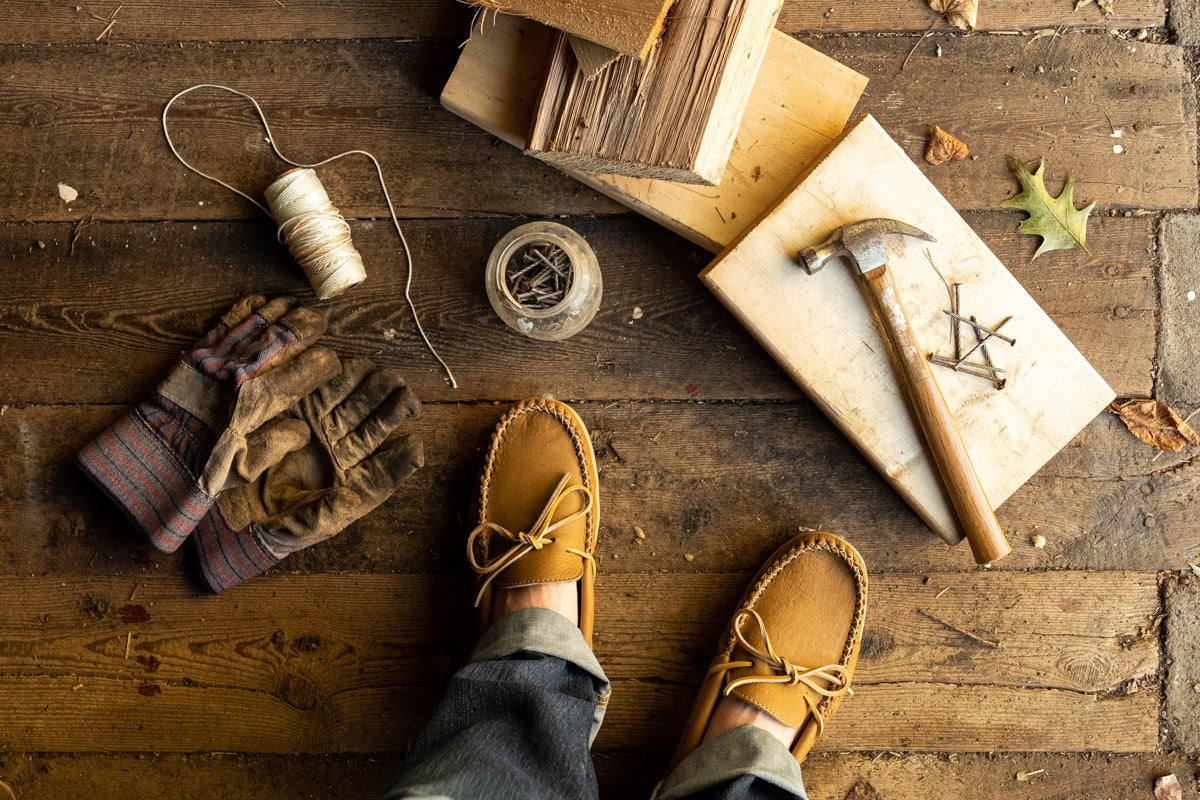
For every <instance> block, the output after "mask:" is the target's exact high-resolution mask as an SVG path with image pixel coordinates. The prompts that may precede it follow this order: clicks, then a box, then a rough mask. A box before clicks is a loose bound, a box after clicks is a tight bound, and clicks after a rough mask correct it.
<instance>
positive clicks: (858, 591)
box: [725, 536, 867, 716]
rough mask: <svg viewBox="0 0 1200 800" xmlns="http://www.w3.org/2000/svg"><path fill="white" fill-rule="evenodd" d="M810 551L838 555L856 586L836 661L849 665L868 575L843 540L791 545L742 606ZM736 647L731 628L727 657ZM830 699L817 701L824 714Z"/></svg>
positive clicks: (858, 631)
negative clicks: (851, 609)
mask: <svg viewBox="0 0 1200 800" xmlns="http://www.w3.org/2000/svg"><path fill="white" fill-rule="evenodd" d="M811 550H827V551H829V552H831V553H833V554H835V555H837V556H838V557H839V558H841V559H842V560H843V561H844V562H845V563H846V564H847V565H848V566H849V567H850V569H851V571H852V572H853V573H854V583H855V586H854V616H853V618H852V620H851V623H850V633H849V635H848V636H847V637H846V644H845V646H844V647H843V648H842V655H841V659H840V660H839V663H840V664H841V665H842V666H843V667H845V666H847V665H848V663H849V661H850V656H851V654H852V653H853V652H854V646H855V644H856V643H857V642H858V640H859V639H860V637H861V635H862V628H863V623H864V621H865V617H866V598H867V578H866V574H865V573H864V572H863V570H862V568H861V567H860V566H859V564H858V559H857V558H855V557H854V555H853V554H852V553H851V552H850V550H849V549H847V547H846V546H845V543H844V542H842V541H841V540H840V539H834V540H833V541H830V540H829V539H827V538H825V537H824V536H822V537H821V538H820V539H817V540H816V541H810V542H805V543H804V544H801V545H797V546H796V547H794V548H792V549H791V550H789V551H788V552H787V553H785V554H784V555H782V556H780V557H779V558H778V559H777V560H776V561H775V562H774V563H773V564H772V565H771V567H770V568H769V569H768V571H767V572H766V573H764V574H763V575H762V577H760V578H759V579H758V581H756V582H755V584H754V587H753V589H752V590H751V591H750V593H749V595H748V596H747V598H746V600H745V602H743V603H742V607H744V608H754V606H755V604H756V603H757V602H758V599H759V597H761V596H762V593H763V592H764V591H766V588H767V586H768V585H769V584H770V583H771V581H773V580H774V579H775V578H776V576H778V575H779V573H780V572H782V571H783V569H784V568H786V567H787V566H788V565H789V564H791V563H792V562H793V561H795V560H796V559H797V558H799V557H800V556H801V555H803V554H804V553H807V552H809V551H811ZM736 648H737V637H736V636H734V634H733V632H732V631H730V632H729V639H728V642H727V643H726V646H725V655H726V657H727V658H729V657H731V656H732V653H733V651H734V650H735V649H736ZM833 700H834V698H832V697H828V698H824V699H822V700H821V701H820V702H818V703H817V708H818V710H819V711H820V713H822V714H824V713H825V712H826V711H827V710H828V709H829V706H830V704H831V703H832V702H833ZM764 710H767V709H764ZM768 713H772V716H776V715H775V714H774V713H773V712H770V711H769V710H768Z"/></svg>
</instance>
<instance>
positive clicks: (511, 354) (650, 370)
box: [0, 213, 1158, 403]
mask: <svg viewBox="0 0 1200 800" xmlns="http://www.w3.org/2000/svg"><path fill="white" fill-rule="evenodd" d="M968 219H969V221H970V222H971V223H972V225H973V227H974V229H975V230H976V231H977V232H979V234H980V235H981V236H982V237H983V238H984V240H985V241H986V242H987V243H988V244H989V245H990V247H991V248H992V249H993V250H994V251H995V252H996V254H997V256H999V257H1000V259H1001V260H1002V261H1004V262H1006V263H1007V264H1008V265H1009V266H1010V268H1011V269H1012V271H1013V273H1014V274H1015V275H1016V277H1017V278H1018V279H1019V280H1020V281H1021V282H1022V283H1023V284H1024V285H1025V287H1026V288H1027V289H1028V290H1029V292H1030V293H1031V294H1032V295H1033V297H1034V299H1036V300H1037V301H1038V302H1039V303H1040V304H1041V305H1042V306H1043V307H1044V308H1045V310H1046V312H1047V313H1048V314H1049V315H1050V316H1051V318H1052V319H1054V321H1055V322H1056V323H1058V324H1059V325H1060V326H1061V327H1062V329H1063V331H1064V332H1066V334H1067V336H1068V337H1069V338H1071V339H1072V340H1073V341H1074V343H1075V344H1076V346H1078V347H1079V349H1080V351H1081V352H1082V353H1083V354H1084V356H1085V357H1087V358H1088V359H1089V360H1090V361H1091V362H1092V364H1093V365H1095V366H1096V368H1097V369H1098V370H1099V371H1100V373H1101V375H1103V376H1104V377H1105V379H1106V380H1108V381H1109V382H1110V383H1111V384H1112V385H1113V386H1114V388H1115V389H1116V390H1117V391H1118V392H1119V393H1121V394H1123V395H1149V393H1150V391H1151V373H1152V369H1153V360H1154V344H1155V340H1154V325H1155V322H1156V319H1157V311H1156V308H1157V304H1158V301H1157V294H1156V290H1155V287H1154V282H1153V277H1152V265H1151V261H1150V257H1149V256H1148V255H1147V253H1146V248H1148V247H1150V246H1151V245H1152V244H1153V237H1154V233H1153V226H1152V223H1151V221H1150V220H1148V219H1145V218H1134V219H1125V218H1108V217H1100V218H1097V219H1096V220H1095V221H1094V222H1093V223H1092V229H1091V247H1092V251H1093V253H1094V254H1095V259H1094V263H1093V259H1089V258H1088V257H1087V256H1086V254H1083V253H1077V254H1072V253H1061V254H1060V253H1055V254H1052V255H1051V256H1046V257H1043V258H1040V259H1038V261H1037V262H1035V263H1031V262H1030V254H1031V252H1032V241H1033V237H1028V236H1017V235H1016V233H1015V228H1016V217H1015V215H1012V214H1000V213H991V214H982V215H970V216H969V217H968ZM567 222H568V224H570V225H571V226H573V227H575V228H576V229H577V230H579V231H580V232H581V233H582V234H583V235H584V236H585V237H587V239H588V240H589V241H590V242H591V244H592V245H593V247H594V248H595V249H596V251H597V255H598V257H599V260H600V263H601V265H602V269H603V271H604V274H605V298H604V301H603V304H602V306H601V309H600V313H599V315H598V316H597V317H596V319H595V321H594V322H593V323H592V325H591V327H590V328H588V329H587V330H586V331H585V332H583V333H582V334H580V335H578V336H576V337H575V338H573V339H570V340H569V341H566V342H562V343H559V344H556V345H554V346H546V345H544V344H542V343H539V342H532V341H528V340H526V339H523V338H522V337H520V336H518V335H516V334H514V333H512V332H510V331H509V330H508V329H507V328H504V327H503V326H502V325H501V323H500V322H499V320H498V319H497V318H496V317H495V315H494V314H493V313H492V311H491V309H490V308H489V307H488V306H487V304H486V302H485V301H484V299H483V291H482V275H483V265H484V264H485V263H486V260H487V255H488V253H489V252H490V250H491V248H492V246H493V244H494V243H495V242H496V241H497V240H498V239H499V238H500V237H501V236H502V235H503V234H504V233H505V232H506V231H507V230H509V229H510V228H511V227H512V226H513V224H514V223H512V222H510V221H501V220H474V221H437V222H434V221H412V222H408V223H406V225H405V228H406V230H407V232H408V235H409V237H410V240H411V244H412V246H413V253H414V256H415V258H416V263H417V271H416V280H415V282H414V288H413V294H414V298H415V300H416V302H417V305H418V308H419V309H420V311H421V313H422V319H423V322H424V323H425V325H426V328H427V329H428V330H429V332H430V335H431V337H432V339H433V341H434V342H435V344H436V345H437V347H438V349H439V351H440V352H441V353H442V355H443V356H444V357H445V358H447V360H448V361H449V362H450V363H451V365H452V366H453V368H454V369H455V371H456V373H457V375H458V379H459V385H460V387H461V388H459V389H458V390H452V389H450V388H449V387H448V386H446V384H445V383H444V381H443V379H442V375H441V373H440V371H439V370H438V368H437V365H436V363H435V362H434V361H433V360H432V359H431V358H430V357H429V356H428V355H427V354H426V353H425V350H424V345H423V344H422V343H421V342H420V339H419V338H418V337H417V335H416V330H415V328H414V327H413V325H412V321H411V319H410V318H409V315H408V313H407V310H406V308H405V307H404V304H403V299H402V291H403V282H404V278H405V265H404V263H403V256H402V255H401V254H400V252H399V249H398V247H397V244H396V236H395V232H394V231H393V230H392V228H391V227H390V225H388V224H383V223H369V222H361V223H355V224H354V237H355V242H356V244H357V246H358V247H359V249H360V250H361V252H362V253H363V254H364V258H365V260H366V264H367V274H368V279H367V282H366V283H365V284H363V285H362V286H360V287H357V288H355V289H354V290H353V291H352V292H350V293H348V294H347V295H346V296H345V297H343V298H339V299H338V300H335V301H333V302H332V303H331V304H328V306H327V307H328V308H329V309H330V313H331V315H332V316H333V327H332V332H331V334H330V337H329V341H330V343H331V344H332V345H333V346H334V347H335V348H337V349H338V350H339V351H340V352H343V353H345V354H347V355H349V354H355V355H368V356H370V357H372V358H374V359H376V360H377V361H379V362H380V363H382V364H386V365H390V366H397V367H401V368H403V369H404V370H405V371H406V373H407V374H408V375H409V378H410V379H411V380H412V382H413V385H414V387H415V388H416V390H417V392H418V395H419V396H420V397H421V398H422V399H423V400H467V399H495V398H519V397H523V396H525V395H531V394H538V393H541V392H548V391H549V392H554V393H555V394H556V395H557V396H559V397H563V398H579V399H582V398H618V397H621V398H647V399H658V398H667V399H689V398H693V397H694V398H697V399H795V398H798V397H800V392H799V390H798V389H797V388H796V387H795V386H794V385H793V384H792V383H791V381H790V380H788V378H787V377H786V375H785V374H784V373H783V371H782V370H780V369H779V367H778V366H777V365H776V364H775V363H774V362H773V361H772V360H771V359H770V358H769V357H768V356H767V354H766V353H765V352H764V351H763V350H762V349H761V348H760V347H759V346H758V345H757V344H755V343H754V341H753V340H752V339H751V338H750V336H749V335H748V334H747V333H746V332H745V331H744V330H743V329H742V327H741V326H740V325H739V324H738V323H737V322H736V321H735V320H734V319H733V317H732V316H731V315H730V314H728V312H726V311H725V310H724V308H723V307H721V305H720V303H718V302H717V301H716V299H715V298H713V297H712V295H711V294H710V293H709V292H708V291H707V290H706V289H705V288H704V287H703V286H702V285H701V283H700V281H699V280H698V279H697V278H696V274H697V273H698V272H699V271H700V269H701V268H702V267H703V266H704V264H705V263H707V260H708V255H707V254H706V253H704V252H703V251H701V250H700V249H699V248H696V247H693V246H692V245H689V244H686V243H684V242H682V241H681V240H680V239H679V238H677V237H675V236H673V235H671V234H669V233H667V232H666V231H664V230H662V229H660V228H658V227H657V226H654V225H652V224H651V223H649V222H646V221H644V220H640V219H637V218H628V219H620V220H616V219H606V220H602V221H597V220H585V219H577V220H568V221H567ZM78 233H79V236H78V239H77V240H76V242H75V248H74V254H72V253H71V251H70V243H71V240H72V238H73V237H74V232H73V229H72V228H71V227H70V226H68V225H65V224H45V225H20V224H16V225H0V265H3V269H4V271H5V272H4V274H5V276H6V279H7V281H6V285H7V286H8V290H7V291H6V293H5V294H4V296H3V297H0V386H2V387H3V388H2V389H0V402H8V403H98V402H135V401H137V400H139V399H141V398H142V397H144V396H145V395H146V393H147V392H149V391H150V390H151V389H152V387H153V386H154V382H155V381H157V380H158V379H159V377H160V376H161V375H162V374H164V373H165V371H166V370H167V369H168V368H169V366H170V364H171V362H172V361H173V360H174V359H175V358H176V355H177V353H178V352H179V350H180V349H181V348H183V347H185V346H186V345H187V344H188V343H189V342H190V341H192V340H194V338H195V337H196V336H197V335H198V334H199V332H200V331H201V330H203V327H204V325H205V324H206V320H207V319H211V318H212V317H213V316H214V315H215V314H219V313H220V312H221V311H222V310H223V309H224V308H225V307H227V306H228V305H229V303H231V302H232V299H233V298H234V297H236V296H238V295H239V294H243V293H250V292H268V293H270V292H294V293H298V294H301V295H306V296H311V294H310V290H309V289H308V288H307V286H306V284H305V281H304V278H303V276H302V275H301V273H300V270H299V268H298V267H297V266H296V265H295V263H294V262H293V261H292V260H291V259H290V257H289V256H288V255H287V253H286V251H285V250H284V249H283V248H282V247H280V246H279V245H278V244H277V243H276V242H275V240H274V236H273V235H272V231H271V228H270V224H269V223H267V222H265V221H264V222H261V223H259V222H255V223H225V224H197V225H191V224H186V223H180V224H136V225H130V224H106V223H94V224H92V225H88V226H84V227H82V228H81V229H80V230H79V231H78ZM38 242H42V243H43V244H45V248H44V249H42V248H39V246H38V244H37V243H38ZM967 291H968V292H969V288H968V289H967ZM634 308H641V309H642V312H643V316H642V317H641V318H640V319H637V320H634V319H633V309H634ZM113 364H120V365H121V368H120V369H113V368H112V365H113Z"/></svg>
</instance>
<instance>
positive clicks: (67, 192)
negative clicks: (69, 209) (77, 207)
mask: <svg viewBox="0 0 1200 800" xmlns="http://www.w3.org/2000/svg"><path fill="white" fill-rule="evenodd" d="M58 196H59V197H61V198H62V201H63V202H64V203H74V202H75V201H76V200H77V199H79V190H78V189H76V188H74V187H73V186H67V185H66V184H65V183H60V184H59V185H58Z"/></svg>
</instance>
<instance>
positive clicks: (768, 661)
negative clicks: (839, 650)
mask: <svg viewBox="0 0 1200 800" xmlns="http://www.w3.org/2000/svg"><path fill="white" fill-rule="evenodd" d="M748 620H749V621H752V622H754V624H755V628H756V629H757V633H758V639H759V645H758V646H756V645H755V644H754V643H752V642H751V641H750V640H749V639H748V638H746V634H745V632H744V631H743V630H742V627H743V625H744V624H745V623H746V622H747V621H748ZM733 634H734V637H735V639H736V641H737V643H738V644H739V645H740V646H741V647H742V649H743V650H745V651H746V653H747V654H749V655H750V657H751V658H752V659H756V660H758V661H761V662H762V663H763V664H765V665H766V667H767V668H768V669H769V670H771V672H770V673H769V674H766V675H762V674H757V673H754V672H751V673H749V674H746V675H743V676H742V677H740V678H736V679H734V680H731V681H729V682H728V684H727V685H726V686H725V689H724V691H723V694H725V695H729V694H730V693H731V692H733V690H734V689H737V688H738V687H739V686H748V685H751V684H755V683H778V684H785V685H787V686H797V685H803V686H804V688H805V693H804V703H805V705H807V706H808V710H809V713H811V714H812V717H813V719H814V720H815V721H816V723H817V735H818V736H820V735H821V734H822V733H824V731H825V717H824V715H823V714H822V713H821V709H820V704H819V703H818V701H817V700H815V699H813V694H815V695H816V696H818V697H821V698H829V699H832V698H834V697H837V696H839V695H841V694H854V690H853V689H851V688H850V675H849V671H848V670H847V669H846V668H845V667H844V666H842V665H841V664H826V665H825V666H823V667H812V668H808V667H801V666H798V665H796V664H793V663H792V662H790V661H788V660H787V659H786V658H784V657H783V656H781V655H779V653H778V652H776V650H775V645H774V644H773V643H772V642H771V637H770V636H768V635H767V625H766V623H765V622H764V621H763V618H762V616H761V615H760V614H759V613H758V612H757V611H755V610H754V609H752V608H740V609H738V612H737V613H736V614H735V615H734V618H733ZM754 666H755V662H754V661H726V662H723V663H721V664H717V665H715V666H713V667H712V668H711V669H709V671H708V674H709V675H712V674H714V673H717V672H728V671H730V670H734V669H751V670H752V669H753V668H754ZM810 692H811V693H813V694H810Z"/></svg>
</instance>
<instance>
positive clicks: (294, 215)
mask: <svg viewBox="0 0 1200 800" xmlns="http://www.w3.org/2000/svg"><path fill="white" fill-rule="evenodd" d="M197 89H218V90H221V91H225V92H230V93H231V94H235V95H237V96H238V97H242V98H245V99H246V100H249V101H250V103H251V104H252V105H253V106H254V110H255V111H257V112H258V118H259V119H260V120H261V121H262V125H263V130H264V131H266V134H267V142H268V143H269V144H270V145H271V149H272V150H273V151H274V152H275V155H276V156H278V157H279V159H280V160H281V161H284V162H286V163H288V164H290V165H292V166H293V167H297V169H291V170H288V171H287V172H285V173H283V174H282V175H280V176H279V177H278V178H276V179H275V180H274V181H273V182H272V183H271V185H270V186H268V187H267V189H266V200H267V202H268V203H269V204H270V208H268V207H267V206H265V205H263V204H262V203H261V202H259V201H258V200H256V199H255V198H253V197H251V196H250V195H248V194H246V193H245V192H243V191H242V190H241V189H238V188H237V187H235V186H231V185H229V184H228V183H226V182H225V181H223V180H221V179H220V178H217V177H216V176H213V175H209V174H208V173H206V172H202V171H200V170H199V169H197V168H196V167H194V166H192V165H191V164H189V163H188V162H187V161H186V160H185V159H184V157H183V156H181V155H180V154H179V151H178V150H177V149H176V148H175V143H174V142H173V141H171V133H170V130H169V128H168V126H167V113H168V112H169V111H170V110H171V106H172V105H173V104H174V103H175V101H176V100H178V99H179V98H181V97H183V96H184V95H186V94H189V93H191V92H194V91H196V90H197ZM162 127H163V136H164V137H166V140H167V147H169V148H171V153H172V154H174V156H175V158H177V159H179V163H180V164H183V166H185V167H187V168H188V169H189V170H191V171H192V172H194V173H196V174H197V175H199V176H200V177H201V178H204V179H206V180H209V181H212V182H213V183H215V184H217V185H218V186H222V187H224V188H226V189H228V190H229V191H231V192H233V193H234V194H236V195H240V196H241V197H244V198H245V199H247V200H249V201H250V202H251V203H253V204H254V205H255V206H257V207H258V208H259V209H260V210H261V211H262V212H263V213H264V214H266V215H267V216H269V217H271V218H272V219H273V220H274V221H275V224H276V225H277V226H278V227H277V235H278V237H279V240H280V241H281V242H285V243H286V244H287V246H288V249H289V250H290V251H291V253H292V256H293V257H294V258H295V259H296V261H297V262H299V264H300V266H301V267H303V268H304V271H305V274H306V275H307V276H308V278H309V282H310V283H311V284H312V286H313V290H314V291H316V293H317V296H318V297H320V298H321V299H324V298H326V297H332V296H333V295H335V294H337V293H338V292H341V291H344V290H345V289H347V288H349V287H350V286H353V285H354V284H356V283H361V282H362V281H363V280H364V279H365V278H366V271H365V270H364V268H363V264H362V257H361V256H360V255H359V253H358V251H357V250H356V249H355V247H354V243H353V242H352V241H351V240H350V225H349V223H347V222H346V220H345V218H344V217H342V215H341V213H340V212H339V211H338V210H337V208H335V207H334V205H333V204H332V203H331V202H330V200H329V195H328V194H327V193H326V191H325V187H324V186H323V185H322V184H321V181H320V179H319V178H318V177H317V174H316V172H314V171H313V168H314V167H321V166H324V165H325V164H328V163H330V162H331V161H336V160H338V159H340V158H345V157H346V156H352V155H360V156H365V157H366V158H368V159H370V161H371V164H372V165H373V166H374V167H375V174H376V175H377V176H378V177H379V188H381V189H382V190H383V198H384V200H385V201H386V202H387V207H388V213H389V214H391V217H392V225H394V226H395V228H396V233H397V234H398V235H399V237H400V243H401V244H402V245H403V246H404V259H405V263H406V264H407V266H408V275H407V277H406V280H405V282H404V299H405V301H407V302H408V308H409V310H410V311H411V312H412V316H413V322H415V323H416V326H417V332H418V333H420V334H421V339H422V340H423V341H424V342H425V346H426V347H427V348H429V352H430V353H431V354H432V355H433V357H434V358H435V359H437V361H438V363H439V364H441V365H442V369H444V370H445V371H446V378H447V380H448V381H449V383H450V386H451V387H452V388H455V389H457V388H458V382H457V381H456V380H455V379H454V373H453V372H452V371H451V370H450V365H449V364H447V363H446V362H445V361H444V360H443V359H442V357H441V356H440V355H438V352H437V350H436V349H435V348H434V346H433V343H432V342H430V341H429V336H427V335H426V333H425V329H424V328H423V327H422V326H421V319H420V317H419V316H418V315H417V307H416V305H414V304H413V300H412V279H413V258H412V251H411V250H409V247H408V240H407V239H406V238H405V237H404V231H403V230H401V229H400V220H399V219H398V218H397V217H396V207H395V206H394V205H393V204H392V196H391V194H390V193H389V192H388V188H387V183H386V182H385V181H384V179H383V168H382V167H381V166H380V165H379V160H378V159H377V158H375V156H373V155H372V154H371V153H369V152H367V151H366V150H347V151H346V152H344V153H338V154H337V155H333V156H330V157H329V158H326V159H322V160H321V161H316V162H313V163H311V164H304V163H301V162H299V161H293V160H292V159H290V158H288V157H287V156H285V155H284V154H283V153H281V152H280V151H279V147H278V145H276V143H275V134H274V133H272V132H271V126H270V124H268V123H267V115H266V114H265V113H263V110H262V106H260V105H259V104H258V101H257V100H255V99H254V98H253V97H251V96H250V95H248V94H246V93H245V92H239V91H238V90H237V89H231V88H230V87H228V86H222V85H220V84H216V83H199V84H196V85H195V86H190V87H188V88H187V89H184V90H183V91H181V92H179V93H177V94H176V95H175V96H174V97H172V98H171V99H170V100H168V101H167V104H166V105H165V106H164V107H163V112H162ZM326 292H327V293H326Z"/></svg>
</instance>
